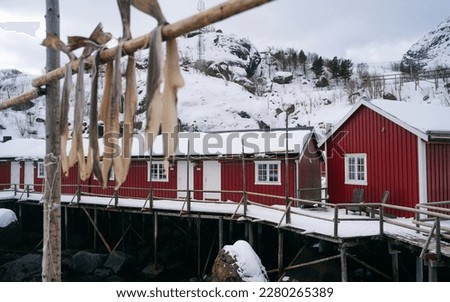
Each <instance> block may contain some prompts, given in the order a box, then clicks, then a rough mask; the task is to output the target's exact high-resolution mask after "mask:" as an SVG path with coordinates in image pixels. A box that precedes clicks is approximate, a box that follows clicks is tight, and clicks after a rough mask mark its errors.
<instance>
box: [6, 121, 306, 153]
mask: <svg viewBox="0 0 450 302" xmlns="http://www.w3.org/2000/svg"><path fill="white" fill-rule="evenodd" d="M312 134H313V132H312V129H311V128H298V129H289V132H288V150H289V152H290V153H298V154H301V153H303V151H304V150H305V147H306V145H307V142H308V141H309V139H310V138H311V136H312ZM145 145H146V144H145V139H144V137H143V136H142V135H135V136H134V138H133V146H132V156H133V157H144V156H148V155H149V153H148V151H147V150H145ZM120 146H121V142H120ZM83 147H84V154H85V155H86V156H87V153H88V148H89V140H88V139H83ZM70 148H71V141H68V143H67V152H69V151H70ZM188 148H189V154H190V155H193V156H195V155H205V156H225V155H239V154H241V153H242V150H243V151H244V153H245V154H266V153H269V154H270V153H281V152H285V150H286V132H285V131H284V130H276V131H262V130H259V131H241V132H222V133H202V132H181V133H179V141H178V148H177V151H176V155H178V156H186V155H187V154H188ZM99 149H100V154H103V140H102V139H100V140H99ZM163 150H164V147H163V137H162V135H160V136H158V137H157V138H156V140H155V142H154V144H153V153H152V154H153V156H162V155H163V154H164V151H163ZM44 156H45V140H39V139H13V140H10V141H8V142H6V143H2V144H0V158H14V159H31V160H37V159H43V158H44Z"/></svg>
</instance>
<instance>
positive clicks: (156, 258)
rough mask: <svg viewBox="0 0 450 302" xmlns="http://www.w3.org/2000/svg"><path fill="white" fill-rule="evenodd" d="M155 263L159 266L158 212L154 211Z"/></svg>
mask: <svg viewBox="0 0 450 302" xmlns="http://www.w3.org/2000/svg"><path fill="white" fill-rule="evenodd" d="M153 265H154V266H155V268H156V267H158V213H157V212H154V213H153Z"/></svg>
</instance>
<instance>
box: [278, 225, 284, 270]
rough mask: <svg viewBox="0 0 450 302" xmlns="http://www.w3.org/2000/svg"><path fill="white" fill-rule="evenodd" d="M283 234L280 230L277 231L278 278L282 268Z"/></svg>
mask: <svg viewBox="0 0 450 302" xmlns="http://www.w3.org/2000/svg"><path fill="white" fill-rule="evenodd" d="M283 254H284V233H283V230H282V229H278V276H281V275H282V274H283V266H284V263H283V261H284V258H283Z"/></svg>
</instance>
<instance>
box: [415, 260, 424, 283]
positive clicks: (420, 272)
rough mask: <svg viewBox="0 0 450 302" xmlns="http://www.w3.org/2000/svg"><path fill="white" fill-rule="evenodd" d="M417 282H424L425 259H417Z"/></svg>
mask: <svg viewBox="0 0 450 302" xmlns="http://www.w3.org/2000/svg"><path fill="white" fill-rule="evenodd" d="M416 282H423V259H422V258H420V257H416Z"/></svg>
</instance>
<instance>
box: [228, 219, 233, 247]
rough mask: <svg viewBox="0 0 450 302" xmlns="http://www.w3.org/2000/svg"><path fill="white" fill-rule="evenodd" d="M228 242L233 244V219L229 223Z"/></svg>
mask: <svg viewBox="0 0 450 302" xmlns="http://www.w3.org/2000/svg"><path fill="white" fill-rule="evenodd" d="M228 242H229V243H230V244H233V220H230V223H229V224H228Z"/></svg>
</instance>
